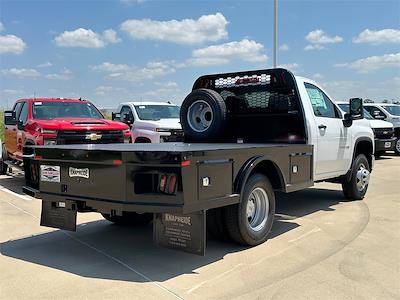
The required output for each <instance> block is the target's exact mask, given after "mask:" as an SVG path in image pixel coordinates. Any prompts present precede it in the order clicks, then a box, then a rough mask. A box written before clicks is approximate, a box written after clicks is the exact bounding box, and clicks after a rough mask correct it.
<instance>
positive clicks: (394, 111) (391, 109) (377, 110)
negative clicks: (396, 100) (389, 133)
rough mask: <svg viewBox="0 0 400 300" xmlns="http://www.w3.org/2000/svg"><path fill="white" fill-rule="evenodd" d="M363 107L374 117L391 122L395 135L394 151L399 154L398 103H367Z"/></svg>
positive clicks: (399, 119)
mask: <svg viewBox="0 0 400 300" xmlns="http://www.w3.org/2000/svg"><path fill="white" fill-rule="evenodd" d="M365 109H366V110H367V111H368V112H369V113H370V114H371V116H372V117H373V118H374V119H377V120H383V121H387V122H390V123H392V124H393V127H394V134H395V136H396V146H395V148H394V152H395V153H396V154H397V155H400V105H398V104H388V103H368V104H365Z"/></svg>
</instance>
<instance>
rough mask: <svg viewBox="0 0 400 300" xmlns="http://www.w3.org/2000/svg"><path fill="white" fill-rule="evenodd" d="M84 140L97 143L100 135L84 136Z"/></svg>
mask: <svg viewBox="0 0 400 300" xmlns="http://www.w3.org/2000/svg"><path fill="white" fill-rule="evenodd" d="M86 139H87V140H91V141H97V140H100V139H101V134H97V133H91V134H88V135H86Z"/></svg>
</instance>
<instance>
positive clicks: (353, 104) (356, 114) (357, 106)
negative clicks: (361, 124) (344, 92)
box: [350, 98, 364, 120]
mask: <svg viewBox="0 0 400 300" xmlns="http://www.w3.org/2000/svg"><path fill="white" fill-rule="evenodd" d="M350 116H351V118H352V119H353V120H360V119H364V107H363V101H362V99H361V98H351V99H350Z"/></svg>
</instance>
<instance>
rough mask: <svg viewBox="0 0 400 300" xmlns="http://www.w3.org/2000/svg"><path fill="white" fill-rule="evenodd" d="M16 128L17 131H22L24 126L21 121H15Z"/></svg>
mask: <svg viewBox="0 0 400 300" xmlns="http://www.w3.org/2000/svg"><path fill="white" fill-rule="evenodd" d="M17 128H18V130H24V128H25V125H24V123H23V122H22V121H21V120H18V121H17Z"/></svg>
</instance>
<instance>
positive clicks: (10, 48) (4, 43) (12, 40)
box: [0, 34, 26, 54]
mask: <svg viewBox="0 0 400 300" xmlns="http://www.w3.org/2000/svg"><path fill="white" fill-rule="evenodd" d="M25 48H26V44H25V42H24V41H23V40H22V39H21V38H19V37H17V36H15V35H13V34H7V35H0V53H13V54H21V53H22V52H24V50H25Z"/></svg>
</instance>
